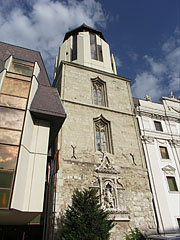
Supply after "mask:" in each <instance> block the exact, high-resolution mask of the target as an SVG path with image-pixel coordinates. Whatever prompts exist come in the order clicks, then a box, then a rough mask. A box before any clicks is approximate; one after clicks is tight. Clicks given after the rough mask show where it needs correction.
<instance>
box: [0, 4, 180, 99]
mask: <svg viewBox="0 0 180 240" xmlns="http://www.w3.org/2000/svg"><path fill="white" fill-rule="evenodd" d="M82 23H86V24H87V25H90V26H92V27H95V28H97V29H98V30H100V31H102V32H103V34H104V37H105V39H106V41H107V42H108V43H109V44H110V48H111V52H112V53H113V54H114V55H115V59H116V63H117V66H118V75H121V76H124V77H127V78H130V79H131V89H132V93H133V96H135V97H140V98H143V97H144V96H145V95H149V96H151V98H152V100H154V101H158V100H159V98H160V97H161V96H168V95H169V92H170V91H173V93H174V95H175V96H176V97H179V95H180V30H179V23H180V0H116V1H115V0H111V1H110V0H81V1H78V0H63V1H62V0H58V1H55V0H1V7H0V41H4V42H8V43H12V44H16V45H19V46H23V47H27V48H31V49H35V50H38V51H40V52H41V54H42V56H43V59H44V62H45V65H46V67H47V70H48V73H49V76H50V78H51V80H52V74H53V65H54V60H55V56H56V55H57V53H58V47H59V45H60V44H61V43H62V40H63V37H64V34H65V33H66V32H67V31H69V30H71V29H73V28H75V27H77V26H79V25H81V24H82Z"/></svg>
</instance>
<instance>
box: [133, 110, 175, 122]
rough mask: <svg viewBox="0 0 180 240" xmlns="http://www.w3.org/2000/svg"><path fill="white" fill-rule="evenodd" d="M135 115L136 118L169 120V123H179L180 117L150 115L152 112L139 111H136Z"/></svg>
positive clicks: (158, 114)
mask: <svg viewBox="0 0 180 240" xmlns="http://www.w3.org/2000/svg"><path fill="white" fill-rule="evenodd" d="M137 115H138V116H145V117H149V118H153V119H157V120H164V121H165V120H169V121H174V122H178V123H180V116H179V115H178V116H177V117H176V116H169V114H168V115H165V114H160V113H152V112H146V111H141V110H137Z"/></svg>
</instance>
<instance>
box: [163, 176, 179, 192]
mask: <svg viewBox="0 0 180 240" xmlns="http://www.w3.org/2000/svg"><path fill="white" fill-rule="evenodd" d="M166 178H167V182H168V186H169V191H172V192H176V191H178V187H177V184H176V179H175V177H174V176H166Z"/></svg>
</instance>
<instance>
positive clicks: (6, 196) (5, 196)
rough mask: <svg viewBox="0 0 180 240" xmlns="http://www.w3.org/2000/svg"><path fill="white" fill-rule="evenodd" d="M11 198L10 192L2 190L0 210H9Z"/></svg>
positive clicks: (0, 190)
mask: <svg viewBox="0 0 180 240" xmlns="http://www.w3.org/2000/svg"><path fill="white" fill-rule="evenodd" d="M9 198H10V190H2V189H0V208H8V205H9Z"/></svg>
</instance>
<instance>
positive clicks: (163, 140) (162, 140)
mask: <svg viewBox="0 0 180 240" xmlns="http://www.w3.org/2000/svg"><path fill="white" fill-rule="evenodd" d="M167 141H168V140H166V139H159V138H157V142H158V143H161V144H166V143H167Z"/></svg>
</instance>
